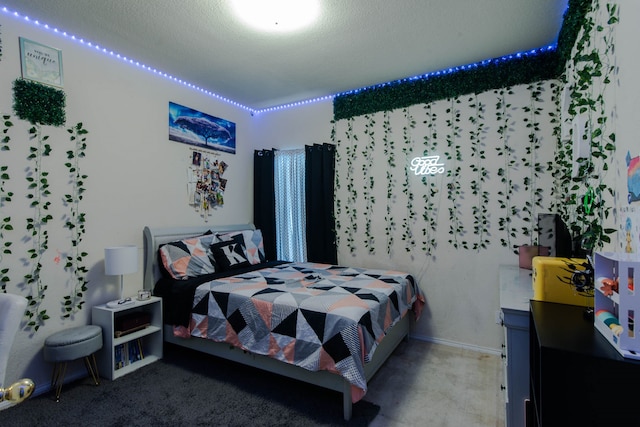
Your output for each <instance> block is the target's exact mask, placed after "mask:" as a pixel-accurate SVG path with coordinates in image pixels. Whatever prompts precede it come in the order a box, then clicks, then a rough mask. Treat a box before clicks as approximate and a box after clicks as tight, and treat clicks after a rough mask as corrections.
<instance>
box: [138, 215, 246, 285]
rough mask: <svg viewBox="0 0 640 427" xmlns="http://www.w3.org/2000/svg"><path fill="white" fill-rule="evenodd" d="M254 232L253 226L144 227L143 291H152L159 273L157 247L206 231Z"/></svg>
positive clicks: (159, 275)
mask: <svg viewBox="0 0 640 427" xmlns="http://www.w3.org/2000/svg"><path fill="white" fill-rule="evenodd" d="M240 230H255V226H254V225H253V224H232V225H198V226H194V227H166V228H158V227H145V228H144V230H143V232H142V236H143V241H144V289H147V290H150V291H153V288H154V287H155V285H156V282H157V281H158V280H159V279H160V277H161V273H160V268H159V267H158V247H160V245H163V244H165V243H169V242H173V241H175V240H181V239H184V238H187V237H193V236H199V235H202V234H204V233H206V232H208V231H211V232H213V233H225V232H229V231H240Z"/></svg>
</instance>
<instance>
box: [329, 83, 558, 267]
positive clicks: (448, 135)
mask: <svg viewBox="0 0 640 427" xmlns="http://www.w3.org/2000/svg"><path fill="white" fill-rule="evenodd" d="M554 87H557V82H540V83H535V84H530V85H520V86H518V87H514V88H507V89H501V90H495V91H490V92H485V93H482V94H478V95H473V96H464V97H459V98H452V99H448V100H443V101H438V102H433V103H430V104H424V105H415V106H412V107H408V108H403V109H399V110H394V111H391V112H388V111H387V112H380V113H376V114H368V115H365V116H362V117H356V118H350V119H346V120H340V121H337V122H335V123H334V132H333V135H334V141H333V142H334V143H336V145H337V152H338V156H337V157H336V174H337V177H336V192H337V193H336V199H337V203H336V207H337V209H336V218H337V228H338V236H339V238H340V239H346V242H345V243H346V245H345V246H346V248H347V249H348V251H349V252H350V253H352V254H355V253H356V252H357V251H358V248H359V247H366V248H367V252H368V254H369V255H376V256H380V255H393V254H394V253H396V254H397V253H402V252H409V253H410V254H411V255H412V256H414V257H421V256H430V257H436V255H437V253H438V250H437V249H438V248H441V249H442V248H443V245H450V246H451V247H453V248H454V249H465V250H470V251H476V252H478V251H481V250H484V249H487V248H488V247H490V246H491V245H492V244H499V245H502V246H507V247H509V249H514V250H515V247H516V246H518V245H522V244H529V243H531V241H532V239H535V238H536V236H537V234H536V230H535V221H533V220H532V218H535V216H536V215H537V213H538V212H547V211H549V210H550V208H551V205H552V200H551V197H550V196H548V195H546V194H545V192H544V191H543V188H550V187H551V183H552V180H551V178H550V177H547V176H546V174H545V172H546V169H547V165H548V164H549V163H551V160H552V159H553V151H554V148H555V139H554V135H553V127H552V126H542V125H541V124H540V121H541V120H543V117H546V116H548V115H549V114H552V113H553V110H554V109H555V96H556V95H555V93H556V91H554ZM357 129H362V133H361V134H359V133H358V131H357ZM376 135H380V137H379V139H376V138H375V136H376ZM396 141H397V142H396ZM435 155H437V156H439V159H440V160H439V161H440V163H441V164H443V165H444V166H443V167H444V169H445V172H444V173H442V174H428V175H415V174H414V173H413V172H412V171H411V170H410V164H411V161H412V159H413V158H414V157H416V156H418V157H419V156H435ZM489 159H500V161H495V160H489ZM545 180H546V181H545ZM374 195H378V197H376V196H374ZM382 195H385V196H386V197H380V196H382ZM376 224H377V227H376V226H375V225H376ZM374 229H378V230H383V229H384V230H385V237H386V239H385V240H382V239H380V238H377V237H378V235H376V234H375V233H374V232H373V231H372V230H374ZM358 230H365V232H364V233H358ZM367 230H369V231H367ZM380 234H381V233H380Z"/></svg>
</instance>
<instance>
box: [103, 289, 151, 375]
mask: <svg viewBox="0 0 640 427" xmlns="http://www.w3.org/2000/svg"><path fill="white" fill-rule="evenodd" d="M136 318H137V319H143V321H142V322H140V321H138V323H136ZM131 319H133V322H131ZM91 322H92V323H93V324H94V325H98V326H101V327H102V335H103V337H104V345H103V346H102V350H100V351H99V352H98V353H97V354H96V356H97V359H98V369H99V370H100V376H102V377H104V378H107V379H110V380H114V379H116V378H120V377H121V376H123V375H126V374H128V373H130V372H133V371H135V370H136V369H138V368H141V367H143V366H146V365H148V364H150V363H153V362H155V361H156V360H158V359H161V358H162V299H161V298H158V297H151V299H148V300H145V301H138V300H135V299H134V303H133V304H129V305H125V306H123V307H116V308H110V307H107V305H106V304H102V305H97V306H95V307H93V308H92V310H91ZM127 323H129V324H128V325H127ZM131 325H133V326H131ZM125 328H129V329H128V330H121V329H125Z"/></svg>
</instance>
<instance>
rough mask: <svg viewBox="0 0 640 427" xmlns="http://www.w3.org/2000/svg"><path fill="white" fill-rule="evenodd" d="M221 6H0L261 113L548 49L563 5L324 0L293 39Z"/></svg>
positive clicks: (15, 2) (107, 0)
mask: <svg viewBox="0 0 640 427" xmlns="http://www.w3.org/2000/svg"><path fill="white" fill-rule="evenodd" d="M230 1H231V0H181V1H177V0H0V7H6V8H7V9H8V10H9V11H11V12H17V13H19V14H20V15H22V16H24V15H26V16H28V17H29V18H30V19H33V20H38V21H39V22H41V23H42V24H48V25H49V26H51V27H56V28H58V29H60V30H64V31H66V32H68V33H70V34H73V35H75V36H76V37H81V38H83V39H84V40H86V41H90V42H92V43H94V44H99V45H100V46H101V47H103V48H106V49H108V50H111V51H114V52H116V53H119V54H121V55H123V56H126V57H128V58H131V59H134V60H136V61H138V62H140V63H143V64H145V65H147V66H150V67H153V68H156V69H158V70H159V71H162V72H164V73H167V74H170V75H172V76H174V77H176V78H179V79H182V80H184V81H187V82H189V83H191V84H194V85H196V86H199V87H201V88H203V89H205V90H209V91H211V92H214V93H216V94H218V95H220V96H223V97H226V98H228V99H230V100H232V101H235V102H238V103H240V104H242V105H244V106H246V107H249V108H252V109H258V110H259V109H263V108H268V107H272V106H277V105H281V104H286V103H290V102H297V101H302V100H307V99H312V98H316V97H322V96H327V95H333V94H336V93H339V92H343V91H348V90H352V89H358V88H361V87H366V86H370V85H375V84H378V83H383V82H386V81H391V80H398V79H402V78H405V77H411V76H415V75H421V74H426V73H429V72H432V71H438V70H443V69H447V68H449V67H455V66H460V65H466V64H470V63H473V62H478V61H481V60H484V59H489V58H496V57H500V56H504V55H508V54H512V53H516V52H521V51H526V50H531V49H535V48H539V47H543V46H547V45H550V44H555V42H556V39H557V36H558V32H559V30H560V26H561V24H562V16H563V14H564V12H565V9H566V7H567V1H568V0H321V12H320V18H319V19H318V21H316V23H315V25H313V26H312V27H310V28H308V29H306V30H304V31H298V32H295V33H290V34H283V33H264V32H259V31H256V30H253V29H250V28H247V27H246V26H245V25H244V24H243V23H242V22H241V21H240V20H239V19H238V18H236V17H235V16H234V14H233V11H232V9H231V7H230V6H229V3H230ZM265 1H266V0H265Z"/></svg>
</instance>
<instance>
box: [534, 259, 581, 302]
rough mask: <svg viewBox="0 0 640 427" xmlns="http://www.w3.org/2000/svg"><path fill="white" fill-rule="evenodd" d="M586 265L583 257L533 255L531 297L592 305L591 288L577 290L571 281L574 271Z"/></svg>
mask: <svg viewBox="0 0 640 427" xmlns="http://www.w3.org/2000/svg"><path fill="white" fill-rule="evenodd" d="M588 265H589V264H588V263H587V260H586V259H584V258H559V257H548V256H537V257H534V258H533V262H532V270H533V299H534V300H536V301H548V302H559V303H562V304H571V305H581V306H584V307H593V288H591V289H590V290H589V291H588V292H579V291H577V290H576V288H575V286H573V284H572V281H571V278H572V276H573V274H574V272H576V271H584V270H586V268H587V266H588Z"/></svg>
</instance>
